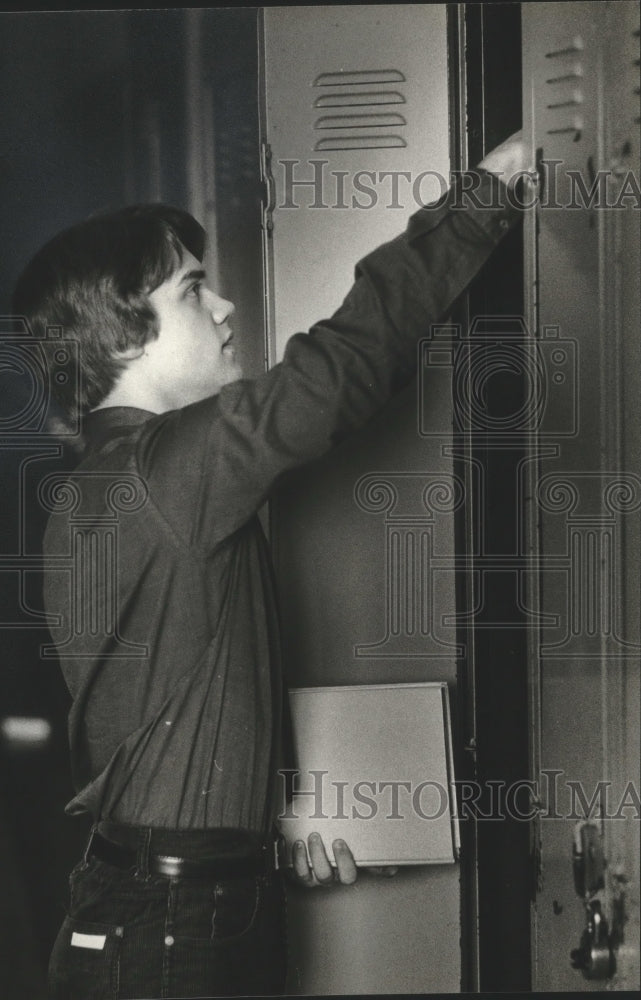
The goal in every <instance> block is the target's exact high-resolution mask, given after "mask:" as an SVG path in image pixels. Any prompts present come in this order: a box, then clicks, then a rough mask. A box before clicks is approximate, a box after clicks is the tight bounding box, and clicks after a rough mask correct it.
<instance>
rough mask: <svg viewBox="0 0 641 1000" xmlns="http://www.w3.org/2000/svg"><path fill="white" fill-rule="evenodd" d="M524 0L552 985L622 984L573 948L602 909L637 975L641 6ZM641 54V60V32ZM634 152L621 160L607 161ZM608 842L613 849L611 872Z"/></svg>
mask: <svg viewBox="0 0 641 1000" xmlns="http://www.w3.org/2000/svg"><path fill="white" fill-rule="evenodd" d="M523 8H524V9H523V54H524V81H525V85H524V125H525V128H526V133H527V134H529V137H530V140H531V142H532V148H533V150H535V151H536V152H537V156H538V160H539V174H540V177H541V178H542V186H541V189H540V192H539V194H540V202H539V205H538V207H537V210H536V214H535V216H533V217H532V218H531V219H530V221H529V227H528V239H527V245H528V248H529V262H528V275H527V287H526V292H527V296H528V300H529V317H528V319H529V323H530V326H531V327H532V329H534V330H536V335H537V338H538V346H539V357H540V361H541V389H542V392H544V400H545V410H544V414H543V417H542V419H541V423H540V426H539V433H538V439H537V442H536V445H535V447H534V450H533V457H536V458H537V459H538V463H537V464H535V463H534V462H530V463H528V468H529V470H530V471H529V481H527V480H526V479H525V478H524V496H528V497H531V498H532V500H533V503H532V505H531V517H532V522H531V528H532V537H535V535H536V531H537V526H538V557H537V562H536V570H537V572H536V573H535V574H534V576H533V578H535V579H536V580H537V581H538V585H535V586H533V587H531V588H530V594H529V598H530V603H531V605H532V606H535V607H536V609H537V610H538V612H539V613H540V614H541V616H542V617H541V627H540V629H539V631H538V632H532V633H531V635H530V639H531V643H530V645H531V651H530V652H531V656H530V660H531V663H530V666H531V671H532V692H533V703H532V709H533V716H532V722H533V742H532V754H533V763H534V777H535V779H536V780H537V781H538V782H539V794H540V798H541V801H540V806H541V812H540V813H539V817H538V823H537V840H538V844H537V845H535V846H536V847H537V849H538V851H539V852H540V875H539V885H538V892H537V895H536V903H535V906H534V910H533V940H534V948H535V954H534V968H535V975H534V982H533V988H534V989H537V990H553V989H554V990H562V991H577V992H583V991H585V990H590V989H593V988H595V989H599V988H602V987H603V985H604V982H605V978H600V979H597V978H587V975H586V974H587V972H588V970H587V969H585V970H582V969H580V968H576V967H574V968H573V967H572V965H571V961H570V952H571V950H573V949H575V950H576V952H577V953H575V955H574V962H575V965H580V964H581V963H582V962H583V959H584V958H585V955H584V953H583V951H582V949H580V948H579V945H580V942H581V938H582V934H583V933H584V931H586V930H587V926H588V918H590V919H591V921H592V926H593V927H595V926H596V924H598V923H599V922H600V921H603V920H604V919H605V920H607V923H608V928H609V932H610V937H611V940H612V943H613V944H614V945H615V946H617V947H615V949H614V950H615V951H616V952H617V956H616V964H617V969H616V972H615V973H614V976H613V977H612V978H611V986H612V987H614V988H619V989H622V988H633V987H634V985H635V983H636V985H637V986H638V905H639V904H638V825H637V823H636V820H635V818H634V816H635V812H636V817H637V819H638V810H635V808H634V806H630V805H629V802H630V797H631V798H632V801H634V796H635V794H636V795H637V800H636V801H638V792H636V793H635V791H634V790H630V788H629V783H630V782H636V780H637V775H638V771H639V764H638V760H639V743H638V740H639V726H638V673H639V651H640V645H639V622H638V606H639V579H638V559H639V556H638V552H639V509H641V478H640V477H639V468H640V465H641V463H640V461H639V458H640V455H639V437H638V428H637V427H636V424H637V423H638V394H639V382H638V379H639V365H638V309H639V305H638V296H639V289H638V270H635V272H634V276H633V274H632V267H633V261H634V260H635V259H636V261H637V266H638V203H637V207H636V210H635V209H634V208H628V209H622V210H621V209H615V208H608V207H607V205H608V204H612V203H613V201H614V200H616V193H617V191H619V193H620V189H621V186H622V185H623V183H624V174H625V170H626V169H629V168H632V167H634V171H635V174H636V178H637V185H638V176H639V174H638V76H637V79H636V81H634V80H633V74H634V58H635V55H634V48H633V47H634V31H635V29H636V30H637V32H638V5H637V4H632V3H630V4H628V3H620V4H600V3H575V4H572V5H569V4H564V3H551V4H539V5H536V4H534V3H528V4H524V5H523ZM637 39H638V36H637ZM636 67H637V69H636V72H637V74H638V40H637V42H636ZM635 87H636V88H637V89H636V95H637V96H636V111H634V108H633V102H634V93H635V91H634V88H635ZM635 115H636V122H637V123H636V125H635V123H634V119H635ZM615 159H616V161H617V167H616V169H617V172H618V174H619V176H616V175H610V176H607V172H608V171H610V170H611V168H612V166H613V163H614V161H615ZM601 172H603V173H601ZM637 189H638V188H637ZM635 228H636V233H635ZM633 324H634V325H633ZM633 407H634V409H632V408H633ZM626 788H627V789H628V800H627V801H628V806H627V808H623V809H622V808H621V805H622V802H623V801H624V799H625V793H626ZM635 788H636V786H635ZM586 820H589V821H590V822H589V823H587V824H586V822H585V821H586ZM573 851H574V853H575V855H576V856H575V858H574V868H575V870H576V878H577V879H578V888H579V889H580V890H581V894H579V892H578V891H577V884H575V877H574V875H573ZM588 855H590V857H591V860H590V857H588ZM601 856H602V857H603V859H604V860H605V862H606V864H605V868H604V869H603V870H602V871H599V870H598V869H599V867H600V861H599V858H600V857H601ZM582 869H583V871H584V872H585V871H586V870H587V874H586V876H585V878H584V879H583V882H582V875H581V870H582ZM600 926H601V927H602V928H604V926H605V925H604V924H603V922H601V924H600ZM635 928H636V929H635ZM587 941H588V939H587V937H583V942H582V943H583V945H584V946H585V944H586V943H587ZM608 963H609V959H608V958H607V949H606V948H604V951H603V963H602V964H603V976H604V977H607V975H608V974H609V973H610V972H611V971H612V970H611V968H610V969H608V968H607V966H608Z"/></svg>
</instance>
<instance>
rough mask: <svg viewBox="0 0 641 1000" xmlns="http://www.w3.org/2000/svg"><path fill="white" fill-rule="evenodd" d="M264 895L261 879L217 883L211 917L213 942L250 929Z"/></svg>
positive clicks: (233, 936) (241, 934)
mask: <svg viewBox="0 0 641 1000" xmlns="http://www.w3.org/2000/svg"><path fill="white" fill-rule="evenodd" d="M262 895H263V880H262V879H261V878H251V879H249V878H248V879H242V880H238V881H228V882H218V883H217V885H216V892H215V897H214V913H213V916H212V922H211V924H212V926H211V939H212V941H214V942H216V941H232V940H235V939H237V938H240V937H243V936H244V935H245V934H248V933H249V931H251V929H252V927H253V926H254V923H255V922H256V918H257V916H258V911H259V909H260V904H261V899H262Z"/></svg>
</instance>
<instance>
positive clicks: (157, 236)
mask: <svg viewBox="0 0 641 1000" xmlns="http://www.w3.org/2000/svg"><path fill="white" fill-rule="evenodd" d="M182 247H185V248H186V249H187V250H188V251H189V252H190V253H192V254H193V255H194V257H196V258H197V259H198V260H202V259H203V254H204V250H205V233H204V230H203V228H202V226H201V225H200V224H199V223H198V222H196V220H195V219H194V218H192V216H191V215H188V214H187V212H183V211H182V210H180V209H177V208H172V207H171V206H169V205H161V204H152V205H133V206H130V207H128V208H123V209H120V210H118V211H115V212H110V213H108V214H105V215H99V216H94V217H93V218H90V219H87V220H86V221H85V222H81V223H79V224H78V225H75V226H72V227H71V228H70V229H66V230H65V231H64V232H62V233H59V234H58V235H57V236H55V237H54V238H53V239H52V240H51V241H50V242H49V243H47V244H46V245H45V246H44V247H43V248H42V249H41V250H39V251H38V253H37V254H36V255H35V257H33V259H32V260H31V261H30V262H29V264H27V266H26V268H25V269H24V271H23V272H22V274H21V276H20V277H19V279H18V281H17V283H16V287H15V291H14V295H13V311H14V313H15V314H16V315H20V316H24V317H25V319H26V320H27V322H28V324H29V326H30V327H31V330H32V332H33V335H34V336H35V337H37V338H38V339H39V340H42V339H44V338H45V336H46V330H47V327H52V326H55V327H61V328H62V335H63V337H64V338H66V339H73V340H75V341H76V342H77V343H78V359H79V368H80V372H79V375H80V377H79V378H70V379H68V380H67V381H66V382H65V383H64V384H62V385H58V384H56V383H55V381H54V383H53V384H52V386H51V392H52V394H53V396H54V398H55V400H56V402H57V403H58V404H59V406H60V408H61V409H62V410H63V412H64V413H66V414H75V413H76V412H77V411H79V412H80V413H85V412H86V411H87V410H91V409H93V408H94V407H96V406H98V405H99V404H100V403H101V402H102V401H103V400H104V399H105V397H106V396H107V395H108V394H109V393H110V392H111V390H112V389H113V387H114V385H115V383H116V381H117V379H118V376H119V374H120V372H121V371H122V369H123V368H124V367H125V365H126V361H123V360H122V359H121V358H118V357H117V354H118V352H120V351H125V350H128V349H130V348H136V347H140V349H141V350H142V349H143V348H144V345H145V344H146V343H148V342H149V341H150V340H153V339H155V338H156V337H157V336H158V322H157V317H156V314H155V312H154V310H153V308H152V306H151V304H150V302H149V299H148V295H149V293H150V292H152V291H153V290H154V289H155V288H157V287H158V286H159V285H161V284H162V283H163V281H166V279H167V278H168V277H169V276H170V275H171V274H172V273H173V272H174V271H175V270H176V268H177V267H178V266H180V262H181V259H182ZM77 387H79V388H77Z"/></svg>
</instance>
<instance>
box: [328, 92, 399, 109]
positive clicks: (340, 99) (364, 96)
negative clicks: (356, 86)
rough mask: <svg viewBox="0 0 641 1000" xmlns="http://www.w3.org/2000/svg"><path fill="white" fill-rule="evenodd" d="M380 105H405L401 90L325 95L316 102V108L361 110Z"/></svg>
mask: <svg viewBox="0 0 641 1000" xmlns="http://www.w3.org/2000/svg"><path fill="white" fill-rule="evenodd" d="M379 104H405V98H404V97H403V95H402V94H401V92H400V91H399V90H381V91H379V92H378V93H377V92H376V91H355V90H350V91H347V92H343V93H333V94H323V95H322V96H321V97H317V98H316V100H315V101H314V107H315V108H359V107H368V106H370V105H379Z"/></svg>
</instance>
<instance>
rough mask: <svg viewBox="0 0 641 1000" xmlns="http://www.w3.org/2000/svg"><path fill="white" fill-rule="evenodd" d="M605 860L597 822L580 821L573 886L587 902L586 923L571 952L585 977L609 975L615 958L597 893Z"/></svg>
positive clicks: (601, 884)
mask: <svg viewBox="0 0 641 1000" xmlns="http://www.w3.org/2000/svg"><path fill="white" fill-rule="evenodd" d="M605 869H606V860H605V855H604V853H603V841H602V839H601V833H600V830H599V827H598V826H597V824H596V823H593V822H590V821H589V820H588V821H584V822H581V823H577V825H576V827H575V831H574V844H573V849H572V873H573V875H574V887H575V889H576V891H577V893H578V895H579V896H580V897H581V899H582V900H583V902H584V906H585V915H586V927H585V930H584V931H583V934H582V935H581V940H580V942H579V947H578V948H574V949H573V950H572V951H571V952H570V961H571V963H572V967H573V968H574V969H580V970H581V971H582V973H583V975H584V976H585V978H586V979H610V978H611V977H612V976H613V975H614V971H615V967H616V960H615V955H614V950H613V947H612V940H611V936H610V929H609V927H608V922H607V920H606V918H605V916H604V914H603V912H602V909H601V901H600V900H599V899H596V898H595V895H596V893H598V892H599V891H600V890H601V889H603V888H604V887H605Z"/></svg>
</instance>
